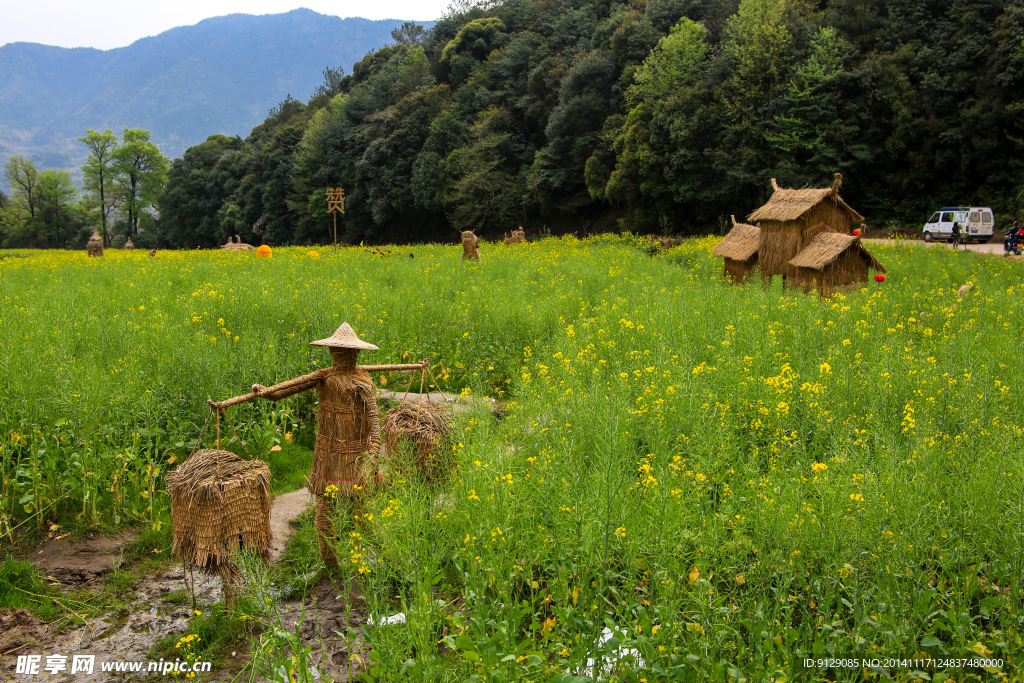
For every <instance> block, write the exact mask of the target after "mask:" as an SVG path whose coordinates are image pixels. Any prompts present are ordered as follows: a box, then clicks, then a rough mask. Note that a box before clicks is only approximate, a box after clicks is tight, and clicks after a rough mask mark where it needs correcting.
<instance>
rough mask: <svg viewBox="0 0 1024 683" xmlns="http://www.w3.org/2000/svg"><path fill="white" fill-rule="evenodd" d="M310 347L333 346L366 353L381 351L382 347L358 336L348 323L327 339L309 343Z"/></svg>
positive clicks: (343, 324)
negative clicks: (360, 350) (361, 350)
mask: <svg viewBox="0 0 1024 683" xmlns="http://www.w3.org/2000/svg"><path fill="white" fill-rule="evenodd" d="M309 344H310V346H333V347H335V348H339V349H363V350H365V351H379V350H380V347H378V346H374V345H373V344H370V343H368V342H364V341H363V340H362V339H360V338H359V337H357V336H356V331H355V330H353V329H352V326H351V325H349V324H348V323H342V324H341V327H339V328H338V329H337V330H335V331H334V334H332V335H331V336H330V337H328V338H327V339H317V340H316V341H311V342H309Z"/></svg>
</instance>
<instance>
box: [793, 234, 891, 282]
mask: <svg viewBox="0 0 1024 683" xmlns="http://www.w3.org/2000/svg"><path fill="white" fill-rule="evenodd" d="M787 265H789V266H790V267H791V268H793V270H794V275H793V282H795V283H796V284H797V285H798V286H801V287H803V289H804V291H806V292H811V291H813V290H814V289H818V290H819V291H820V292H821V295H822V296H823V297H824V296H828V295H829V294H831V293H832V292H833V291H835V290H836V289H838V288H846V287H850V286H853V285H855V284H856V283H858V282H865V281H867V279H868V269H869V268H870V269H871V270H876V271H878V272H879V273H886V272H888V271H886V269H885V267H884V266H883V265H882V264H881V263H879V262H878V260H877V259H876V258H875V257H874V256H872V255H871V253H870V252H869V251H868V250H867V249H866V248H865V247H864V244H863V243H862V242H861V241H860V237H855V236H854V235H840V234H838V233H834V232H828V231H822V230H818V232H817V235H816V236H815V238H814V239H813V240H811V242H810V244H808V245H807V246H806V247H804V249H803V250H801V251H800V253H799V254H797V255H796V256H795V257H794V258H792V259H790V261H789V262H788V264H787Z"/></svg>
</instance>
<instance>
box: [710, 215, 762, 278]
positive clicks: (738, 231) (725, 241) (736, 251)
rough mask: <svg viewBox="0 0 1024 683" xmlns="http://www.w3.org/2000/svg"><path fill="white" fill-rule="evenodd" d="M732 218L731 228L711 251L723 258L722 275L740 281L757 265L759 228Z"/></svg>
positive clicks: (759, 239) (759, 244)
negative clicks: (723, 269)
mask: <svg viewBox="0 0 1024 683" xmlns="http://www.w3.org/2000/svg"><path fill="white" fill-rule="evenodd" d="M730 218H731V219H732V230H730V231H729V233H728V234H727V235H726V236H725V237H724V238H722V241H721V242H719V243H718V246H716V247H715V248H714V249H712V250H711V253H712V254H714V255H715V256H721V257H722V258H723V259H725V271H724V272H723V273H722V275H723V277H725V279H727V280H732V281H733V282H742V281H743V280H744V279H746V277H747V276H748V275H749V274H750V272H751V271H752V270H754V266H756V265H757V251H758V249H759V248H760V246H761V228H759V227H757V226H755V225H747V224H746V223H737V222H736V216H730Z"/></svg>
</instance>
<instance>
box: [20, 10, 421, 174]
mask: <svg viewBox="0 0 1024 683" xmlns="http://www.w3.org/2000/svg"><path fill="white" fill-rule="evenodd" d="M402 23H403V22H402V21H400V20H378V21H371V20H369V19H359V18H348V19H342V18H339V17H335V16H327V15H323V14H319V13H317V12H313V11H311V10H308V9H296V10H293V11H291V12H287V13H284V14H269V15H263V16H253V15H248V14H231V15H227V16H222V17H215V18H212V19H206V20H204V21H201V22H199V23H198V24H195V25H194V26H181V27H178V28H174V29H171V30H169V31H165V32H163V33H161V34H159V35H156V36H152V37H149V38H143V39H141V40H138V41H136V42H134V43H132V44H131V45H128V46H127V47H121V48H116V49H113V50H97V49H93V48H62V47H51V46H47V45H40V44H38V43H8V44H6V45H4V46H2V47H0V163H3V162H6V160H7V158H8V157H9V156H10V155H11V154H22V155H24V156H26V157H30V158H31V159H32V160H33V161H34V162H35V165H36V167H37V168H40V169H42V168H65V169H68V170H72V171H75V172H77V170H78V167H79V166H81V164H82V163H83V161H84V160H85V157H86V149H85V145H83V144H82V143H80V142H78V141H77V140H76V138H78V137H80V136H82V135H84V134H85V132H86V130H87V129H90V128H93V129H96V130H104V129H106V128H110V129H113V131H114V132H115V133H116V134H118V135H120V132H121V129H123V128H145V129H148V130H150V131H151V132H152V134H153V141H154V142H156V144H157V145H158V146H159V147H160V149H161V151H163V153H164V154H165V155H167V156H168V157H172V158H173V157H177V156H181V154H182V153H183V152H184V151H185V149H186V148H188V147H189V146H191V145H194V144H197V143H199V142H202V141H203V140H205V139H206V138H207V136H209V135H212V134H214V133H222V134H225V135H229V136H233V135H241V136H242V137H245V136H246V135H247V134H248V133H249V131H250V130H251V129H252V127H253V126H255V125H256V124H258V123H260V122H261V121H263V119H264V118H265V117H266V115H267V112H268V110H269V109H270V108H271V107H273V106H275V105H276V104H278V103H279V102H281V101H282V100H283V99H285V98H286V97H287V96H289V95H291V96H293V97H296V98H298V99H306V98H308V97H309V96H310V95H311V94H312V93H313V91H314V90H315V89H316V87H317V86H318V85H319V84H320V83H322V82H323V71H324V69H325V68H327V67H338V66H341V67H343V68H344V69H345V70H346V72H349V71H351V67H352V65H353V64H354V63H355V62H356V61H358V60H359V59H361V58H362V57H363V56H364V55H365V54H366V53H367V52H369V51H371V50H375V49H377V48H379V47H381V46H383V45H385V44H387V43H390V42H392V38H391V31H392V29H394V28H396V27H399V26H401V25H402ZM419 23H422V24H423V25H424V26H425V27H428V28H429V26H430V25H432V24H433V22H419ZM2 182H3V180H2V178H0V183H2Z"/></svg>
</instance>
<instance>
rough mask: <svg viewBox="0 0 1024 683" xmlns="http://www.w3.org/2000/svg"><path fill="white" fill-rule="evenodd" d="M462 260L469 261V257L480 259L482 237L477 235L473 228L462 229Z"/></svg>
mask: <svg viewBox="0 0 1024 683" xmlns="http://www.w3.org/2000/svg"><path fill="white" fill-rule="evenodd" d="M461 232H462V260H463V261H468V260H469V259H475V260H477V261H479V260H480V249H478V248H477V247H478V245H479V244H480V238H479V237H477V236H476V233H475V232H473V231H472V230H462V231H461Z"/></svg>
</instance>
